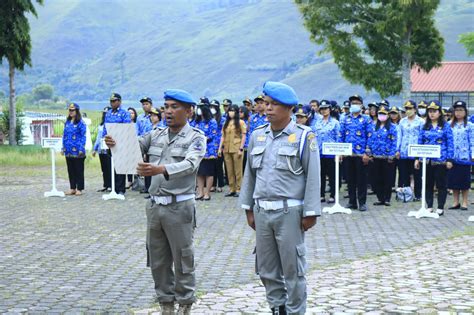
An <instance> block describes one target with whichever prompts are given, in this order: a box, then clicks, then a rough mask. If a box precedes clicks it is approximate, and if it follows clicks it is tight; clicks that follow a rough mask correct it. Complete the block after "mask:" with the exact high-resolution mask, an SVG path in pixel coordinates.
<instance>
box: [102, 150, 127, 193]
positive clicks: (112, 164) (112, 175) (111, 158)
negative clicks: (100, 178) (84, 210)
mask: <svg viewBox="0 0 474 315" xmlns="http://www.w3.org/2000/svg"><path fill="white" fill-rule="evenodd" d="M110 169H111V173H112V174H111V175H110V176H111V177H110V181H111V183H112V191H111V192H110V194H105V195H102V199H104V200H111V199H117V200H125V196H124V195H121V194H117V193H116V192H115V172H114V171H115V166H114V158H113V156H111V157H110Z"/></svg>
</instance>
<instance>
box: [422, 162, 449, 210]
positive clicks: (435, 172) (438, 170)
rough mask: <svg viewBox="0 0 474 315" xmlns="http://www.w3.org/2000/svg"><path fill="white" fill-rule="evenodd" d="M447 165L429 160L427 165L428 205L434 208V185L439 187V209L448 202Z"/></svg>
mask: <svg viewBox="0 0 474 315" xmlns="http://www.w3.org/2000/svg"><path fill="white" fill-rule="evenodd" d="M446 173H447V170H446V165H444V164H435V165H433V164H431V162H429V163H428V164H427V165H426V207H427V208H433V197H434V185H435V184H436V188H437V189H438V209H444V205H445V204H446V197H447V194H448V190H447V188H446V187H447V177H446Z"/></svg>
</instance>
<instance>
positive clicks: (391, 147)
mask: <svg viewBox="0 0 474 315" xmlns="http://www.w3.org/2000/svg"><path fill="white" fill-rule="evenodd" d="M388 114H389V112H388V107H386V106H385V105H381V106H380V107H379V108H378V110H377V123H376V124H375V126H372V131H371V132H370V133H369V138H368V140H367V143H368V149H369V150H368V153H369V156H370V157H371V158H372V159H373V160H372V163H373V172H374V174H375V175H376V177H375V182H374V187H373V188H374V190H375V194H376V195H377V199H378V201H377V202H375V203H374V206H383V205H385V206H388V207H389V206H390V199H391V196H392V185H393V175H394V172H393V169H394V167H395V163H394V159H395V154H396V153H397V134H398V132H397V126H396V125H394V124H393V123H392V122H391V121H390V119H389V117H388Z"/></svg>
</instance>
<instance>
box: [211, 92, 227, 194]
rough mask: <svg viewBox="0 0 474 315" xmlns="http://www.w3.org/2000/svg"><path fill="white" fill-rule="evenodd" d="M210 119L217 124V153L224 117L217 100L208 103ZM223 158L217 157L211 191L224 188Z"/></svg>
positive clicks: (219, 190)
mask: <svg viewBox="0 0 474 315" xmlns="http://www.w3.org/2000/svg"><path fill="white" fill-rule="evenodd" d="M210 108H211V114H212V117H213V118H214V119H215V120H216V123H217V141H216V142H215V146H216V148H215V150H216V151H217V152H218V151H219V144H220V143H221V138H222V127H224V123H225V117H223V115H222V113H221V104H220V103H219V101H218V100H212V101H211V103H210ZM224 178H225V177H224V157H223V156H219V155H218V156H217V158H216V169H215V170H214V183H213V185H212V188H211V191H216V192H222V188H223V187H224V186H225V180H224Z"/></svg>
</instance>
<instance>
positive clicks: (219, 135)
mask: <svg viewBox="0 0 474 315" xmlns="http://www.w3.org/2000/svg"><path fill="white" fill-rule="evenodd" d="M225 120H226V118H225V117H224V116H221V121H220V122H219V121H218V122H217V141H216V152H217V151H218V150H219V145H220V143H221V138H222V128H224V124H225Z"/></svg>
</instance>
